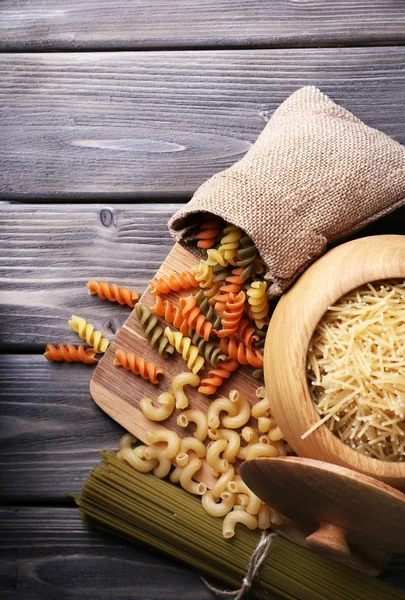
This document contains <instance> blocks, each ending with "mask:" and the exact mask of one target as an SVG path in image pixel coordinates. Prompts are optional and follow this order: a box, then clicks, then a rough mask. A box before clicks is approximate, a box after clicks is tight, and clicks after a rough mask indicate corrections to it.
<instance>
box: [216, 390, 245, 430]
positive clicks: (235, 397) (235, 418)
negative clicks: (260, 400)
mask: <svg viewBox="0 0 405 600" xmlns="http://www.w3.org/2000/svg"><path fill="white" fill-rule="evenodd" d="M229 399H230V400H231V402H232V403H233V404H234V405H235V406H237V408H238V412H237V413H236V414H235V415H232V416H231V415H230V414H229V413H228V415H227V416H226V417H224V418H223V419H222V423H223V425H224V427H226V428H227V429H238V427H242V426H243V425H245V423H247V422H248V421H249V418H250V404H249V402H248V401H247V400H246V398H245V396H243V394H241V393H240V392H238V391H237V390H232V391H231V392H230V393H229Z"/></svg>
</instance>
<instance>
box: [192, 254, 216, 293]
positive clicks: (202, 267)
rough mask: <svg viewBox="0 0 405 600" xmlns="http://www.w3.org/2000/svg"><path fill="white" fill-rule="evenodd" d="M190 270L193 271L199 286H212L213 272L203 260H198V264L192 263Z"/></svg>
mask: <svg viewBox="0 0 405 600" xmlns="http://www.w3.org/2000/svg"><path fill="white" fill-rule="evenodd" d="M191 272H192V273H193V275H194V278H195V280H196V281H198V283H199V284H200V288H211V287H212V280H213V278H214V273H213V272H212V270H211V269H210V267H209V266H208V265H207V262H206V261H205V260H200V262H199V263H198V265H194V267H192V269H191Z"/></svg>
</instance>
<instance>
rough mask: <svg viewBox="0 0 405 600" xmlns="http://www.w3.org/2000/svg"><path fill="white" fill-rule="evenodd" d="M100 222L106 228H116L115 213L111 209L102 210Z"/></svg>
mask: <svg viewBox="0 0 405 600" xmlns="http://www.w3.org/2000/svg"><path fill="white" fill-rule="evenodd" d="M100 221H101V223H102V224H103V225H104V227H111V226H114V227H116V223H115V217H114V213H113V211H112V210H111V208H102V209H101V211H100Z"/></svg>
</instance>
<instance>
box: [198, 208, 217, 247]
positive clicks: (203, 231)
mask: <svg viewBox="0 0 405 600" xmlns="http://www.w3.org/2000/svg"><path fill="white" fill-rule="evenodd" d="M220 223H221V220H220V219H219V218H217V217H214V216H212V215H206V216H205V217H204V223H203V224H202V225H201V227H200V231H199V232H198V233H197V239H198V240H199V241H198V243H197V246H198V247H199V248H211V247H212V246H213V245H214V241H215V238H216V237H217V235H218V234H219V230H220Z"/></svg>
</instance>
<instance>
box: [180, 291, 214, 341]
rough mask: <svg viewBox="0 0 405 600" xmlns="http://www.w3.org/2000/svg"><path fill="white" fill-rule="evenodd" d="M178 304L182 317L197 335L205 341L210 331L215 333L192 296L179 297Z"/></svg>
mask: <svg viewBox="0 0 405 600" xmlns="http://www.w3.org/2000/svg"><path fill="white" fill-rule="evenodd" d="M179 306H180V308H181V314H182V315H183V318H184V319H186V320H187V323H188V326H189V327H191V328H192V329H195V330H196V332H197V333H198V335H199V336H200V337H202V338H204V339H205V341H206V342H207V341H208V339H209V337H210V334H211V333H216V330H215V329H213V326H212V323H210V321H207V320H206V318H205V316H204V315H203V314H202V312H201V311H200V309H199V308H198V306H197V301H196V299H195V297H194V296H187V297H186V298H180V300H179Z"/></svg>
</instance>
